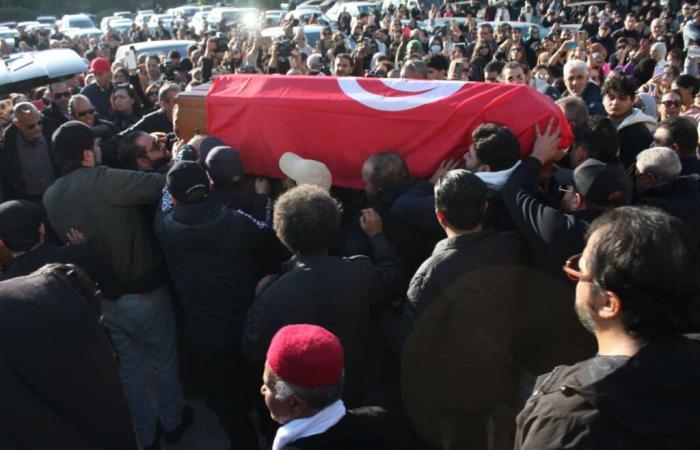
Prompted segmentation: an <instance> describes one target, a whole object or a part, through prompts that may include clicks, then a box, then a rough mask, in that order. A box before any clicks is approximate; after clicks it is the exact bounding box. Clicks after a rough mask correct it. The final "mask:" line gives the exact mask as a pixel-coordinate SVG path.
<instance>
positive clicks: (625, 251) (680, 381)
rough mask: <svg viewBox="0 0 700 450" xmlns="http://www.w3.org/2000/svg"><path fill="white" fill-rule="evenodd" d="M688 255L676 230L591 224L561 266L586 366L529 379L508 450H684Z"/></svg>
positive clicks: (689, 342) (668, 224)
mask: <svg viewBox="0 0 700 450" xmlns="http://www.w3.org/2000/svg"><path fill="white" fill-rule="evenodd" d="M699 256H700V255H698V246H697V240H696V239H695V236H694V234H693V233H692V232H691V230H690V229H689V228H687V227H686V226H685V225H684V224H683V223H682V221H681V220H679V219H677V218H675V217H673V216H671V215H669V214H667V213H665V212H662V211H661V210H659V209H655V208H648V207H647V208H644V207H632V206H629V207H622V208H617V209H614V210H612V211H610V212H608V213H606V214H604V215H603V216H601V217H600V218H598V219H597V220H595V221H594V222H593V223H592V225H591V227H590V229H589V231H588V232H587V234H586V246H585V248H584V250H583V253H582V254H579V255H576V256H572V257H571V258H569V259H568V260H567V261H566V264H565V266H564V271H565V273H566V275H567V276H568V277H569V278H570V279H571V280H572V281H574V282H576V296H575V298H576V300H575V310H576V313H577V315H578V317H579V320H580V322H581V324H582V325H583V326H584V327H585V328H586V329H587V330H588V331H590V332H591V333H592V334H593V335H594V336H595V338H596V341H597V344H598V352H597V354H596V355H595V356H593V357H592V358H590V359H587V360H585V361H581V362H578V363H576V364H574V365H571V366H559V367H557V368H555V369H554V370H553V371H552V372H550V373H548V374H546V375H543V376H541V377H539V378H538V380H537V382H536V384H535V388H534V390H533V392H532V395H531V397H530V398H529V399H528V401H527V403H526V404H525V407H524V409H523V410H522V412H521V413H520V414H519V416H518V418H517V433H516V438H515V447H514V448H515V450H534V449H537V450H547V449H564V448H567V449H584V448H595V449H613V448H614V449H616V450H627V449H635V450H639V449H651V448H668V449H671V448H673V449H679V450H680V449H692V448H698V446H700V432H699V431H698V427H697V424H698V423H700V417H698V409H697V405H698V403H699V402H700V391H698V389H697V379H698V377H699V376H700V365H699V364H698V361H700V342H698V340H697V335H690V336H684V334H683V333H688V332H690V331H691V330H697V328H696V326H697V324H696V323H695V322H697V314H696V313H695V311H697V307H698V304H697V299H698V294H700V289H699V286H700V285H698V282H697V274H698V269H700V267H698V261H699V260H700V259H699Z"/></svg>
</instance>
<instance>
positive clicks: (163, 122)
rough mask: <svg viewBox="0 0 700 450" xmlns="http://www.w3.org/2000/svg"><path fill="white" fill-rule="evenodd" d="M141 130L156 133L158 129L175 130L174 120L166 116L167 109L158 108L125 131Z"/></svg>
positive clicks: (162, 130) (168, 131) (165, 131)
mask: <svg viewBox="0 0 700 450" xmlns="http://www.w3.org/2000/svg"><path fill="white" fill-rule="evenodd" d="M134 130H139V131H145V132H146V133H154V132H156V131H161V132H163V133H172V132H173V122H172V120H168V118H167V117H165V111H163V110H162V109H157V110H155V111H153V112H152V113H148V114H146V115H145V116H143V117H142V118H141V120H139V121H138V122H136V123H135V124H134V125H132V126H131V127H130V128H129V129H127V130H126V131H124V132H123V133H125V134H126V133H128V132H130V131H134Z"/></svg>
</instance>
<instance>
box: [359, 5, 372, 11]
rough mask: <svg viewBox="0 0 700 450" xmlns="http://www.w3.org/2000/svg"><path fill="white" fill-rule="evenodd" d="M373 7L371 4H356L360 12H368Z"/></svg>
mask: <svg viewBox="0 0 700 450" xmlns="http://www.w3.org/2000/svg"><path fill="white" fill-rule="evenodd" d="M372 8H373V5H358V6H357V10H358V11H360V12H361V13H369V12H370V11H371V10H372Z"/></svg>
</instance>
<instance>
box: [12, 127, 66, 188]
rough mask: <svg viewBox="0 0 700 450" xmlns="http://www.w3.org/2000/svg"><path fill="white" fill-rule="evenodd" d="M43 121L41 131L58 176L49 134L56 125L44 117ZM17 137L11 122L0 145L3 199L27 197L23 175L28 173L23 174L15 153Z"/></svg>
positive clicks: (15, 128) (55, 173)
mask: <svg viewBox="0 0 700 450" xmlns="http://www.w3.org/2000/svg"><path fill="white" fill-rule="evenodd" d="M44 121H45V123H44V125H43V126H42V133H43V135H44V140H45V141H46V144H47V145H48V147H49V153H51V155H50V156H51V161H52V163H53V171H54V175H55V176H56V177H58V176H59V175H60V173H59V170H58V166H57V165H56V159H55V158H54V156H53V153H52V152H51V136H52V135H53V132H54V131H55V130H56V126H55V122H53V120H51V119H44ZM17 139H20V137H19V130H18V129H17V127H16V126H15V125H14V124H12V125H10V126H9V127H7V128H6V129H5V135H4V139H3V142H2V146H0V180H2V192H3V195H4V200H13V199H22V198H26V197H27V184H26V182H25V178H24V177H26V176H28V175H30V174H25V173H24V171H23V170H22V166H21V164H20V161H19V155H18V154H17Z"/></svg>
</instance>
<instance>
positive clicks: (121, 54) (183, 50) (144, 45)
mask: <svg viewBox="0 0 700 450" xmlns="http://www.w3.org/2000/svg"><path fill="white" fill-rule="evenodd" d="M196 43H197V42H195V41H188V40H175V39H170V40H166V41H148V42H137V43H134V44H126V45H120V46H119V48H117V53H116V55H115V61H124V60H126V55H127V54H128V52H129V51H130V50H131V47H134V50H135V51H136V58H137V60H138V57H139V56H140V55H143V54H146V55H160V56H168V53H170V52H171V51H173V50H177V51H178V52H180V56H181V57H182V58H184V57H186V56H187V47H189V46H190V45H193V44H196Z"/></svg>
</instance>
